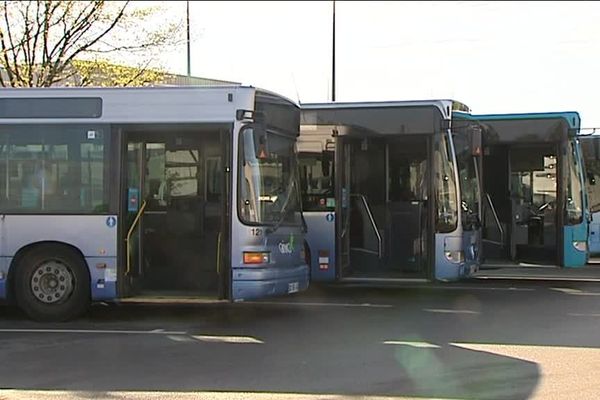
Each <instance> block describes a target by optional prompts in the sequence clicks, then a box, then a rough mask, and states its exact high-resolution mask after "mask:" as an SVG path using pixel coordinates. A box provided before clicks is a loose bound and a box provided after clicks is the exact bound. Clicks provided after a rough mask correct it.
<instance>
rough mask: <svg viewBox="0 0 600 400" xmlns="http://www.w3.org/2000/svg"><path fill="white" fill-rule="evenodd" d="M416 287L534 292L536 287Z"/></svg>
mask: <svg viewBox="0 0 600 400" xmlns="http://www.w3.org/2000/svg"><path fill="white" fill-rule="evenodd" d="M415 288H416V289H436V290H452V289H454V290H496V291H507V292H534V291H535V290H536V289H534V288H517V287H477V286H417V287H415Z"/></svg>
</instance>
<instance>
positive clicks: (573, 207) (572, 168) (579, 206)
mask: <svg viewBox="0 0 600 400" xmlns="http://www.w3.org/2000/svg"><path fill="white" fill-rule="evenodd" d="M575 146H576V145H575V139H572V140H570V141H569V151H567V163H568V170H569V173H568V174H567V175H568V185H567V204H566V210H567V221H566V222H567V224H569V225H575V224H579V223H581V222H582V221H583V188H582V185H581V181H580V176H581V168H582V163H581V162H580V159H579V157H578V154H577V152H576V150H575Z"/></svg>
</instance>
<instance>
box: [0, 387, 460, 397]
mask: <svg viewBox="0 0 600 400" xmlns="http://www.w3.org/2000/svg"><path fill="white" fill-rule="evenodd" d="M0 398H6V399H11V400H31V399H37V400H88V399H90V398H103V399H119V400H341V399H345V400H422V399H423V397H411V396H397V395H395V396H378V395H373V396H372V395H360V396H359V395H348V394H344V393H343V391H340V393H334V394H331V393H293V392H290V393H282V392H242V391H237V392H233V391H222V392H210V391H167V390H164V391H163V390H161V391H154V392H150V391H117V390H114V391H98V390H96V391H92V390H88V391H85V392H82V391H75V390H16V389H8V390H7V389H0ZM428 398H429V397H428ZM431 399H432V400H450V399H446V398H441V397H435V398H434V397H431Z"/></svg>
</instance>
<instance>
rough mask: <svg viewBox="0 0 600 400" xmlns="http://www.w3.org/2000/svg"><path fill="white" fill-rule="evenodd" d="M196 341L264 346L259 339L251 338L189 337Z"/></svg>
mask: <svg viewBox="0 0 600 400" xmlns="http://www.w3.org/2000/svg"><path fill="white" fill-rule="evenodd" d="M191 337H193V338H194V339H196V340H199V341H201V342H209V343H235V344H264V343H265V342H263V341H262V340H260V339H257V338H255V337H252V336H211V335H191Z"/></svg>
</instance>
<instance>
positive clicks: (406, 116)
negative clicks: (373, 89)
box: [300, 100, 468, 137]
mask: <svg viewBox="0 0 600 400" xmlns="http://www.w3.org/2000/svg"><path fill="white" fill-rule="evenodd" d="M300 108H301V112H302V120H301V127H303V129H302V128H301V129H302V130H303V132H309V131H310V130H312V131H317V130H319V129H318V127H327V129H331V128H332V127H336V129H335V130H336V131H337V133H338V134H339V135H353V136H354V135H356V136H361V137H362V136H367V135H396V134H432V133H435V132H440V131H441V130H442V129H443V126H444V121H445V120H449V119H450V116H451V115H452V112H453V110H455V109H457V108H458V109H462V110H468V108H467V107H466V106H465V105H464V104H462V103H458V102H455V101H452V100H416V101H378V102H345V103H311V104H302V105H301V107H300ZM310 127H312V128H311V129H308V128H310ZM321 130H322V129H321ZM315 133H316V132H315Z"/></svg>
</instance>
